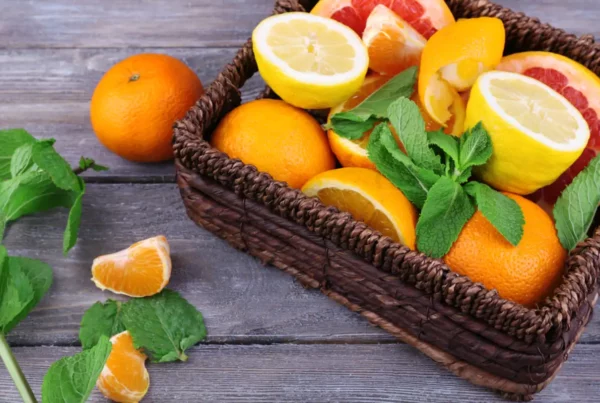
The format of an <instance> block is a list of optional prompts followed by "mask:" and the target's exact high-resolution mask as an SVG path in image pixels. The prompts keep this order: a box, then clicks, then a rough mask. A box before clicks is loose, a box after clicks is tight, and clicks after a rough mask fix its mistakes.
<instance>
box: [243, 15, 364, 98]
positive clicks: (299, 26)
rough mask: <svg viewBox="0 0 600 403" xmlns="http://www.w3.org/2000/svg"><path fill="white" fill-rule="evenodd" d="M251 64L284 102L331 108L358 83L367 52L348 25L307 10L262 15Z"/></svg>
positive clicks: (254, 35) (354, 89)
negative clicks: (255, 65)
mask: <svg viewBox="0 0 600 403" xmlns="http://www.w3.org/2000/svg"><path fill="white" fill-rule="evenodd" d="M252 43H253V48H254V54H255V56H256V63H257V64H258V69H259V71H260V74H261V76H262V77H263V79H264V80H265V81H266V82H267V84H268V85H269V86H270V87H271V88H272V89H273V90H274V91H275V92H276V93H277V95H279V96H280V97H281V99H283V100H284V101H286V102H287V103H289V104H292V105H294V106H297V107H300V108H304V109H324V108H331V107H333V106H335V105H338V104H340V103H342V102H343V101H345V100H346V99H348V98H350V96H351V95H352V94H354V93H355V92H356V91H357V90H358V89H359V88H360V86H361V84H362V82H363V80H364V78H365V75H366V74H367V69H368V67H369V55H368V53H367V49H366V47H365V45H364V44H363V43H362V41H361V39H360V37H359V36H358V35H357V34H356V33H355V32H354V31H353V30H352V29H350V28H348V27H347V26H345V25H343V24H340V23H339V22H337V21H334V20H330V19H328V18H325V17H320V16H317V15H312V14H308V13H284V14H280V15H274V16H272V17H269V18H266V19H265V20H263V21H262V22H261V23H260V24H258V26H257V27H256V29H255V30H254V32H253V33H252Z"/></svg>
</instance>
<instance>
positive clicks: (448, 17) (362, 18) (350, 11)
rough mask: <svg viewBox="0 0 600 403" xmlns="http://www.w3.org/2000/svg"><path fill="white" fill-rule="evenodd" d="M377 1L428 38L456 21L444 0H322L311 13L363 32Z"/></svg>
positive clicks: (359, 32) (360, 33)
mask: <svg viewBox="0 0 600 403" xmlns="http://www.w3.org/2000/svg"><path fill="white" fill-rule="evenodd" d="M378 5H383V6H386V7H387V8H389V9H390V10H392V11H393V12H394V13H396V14H397V15H398V16H399V17H401V18H402V19H404V20H405V21H406V22H408V23H409V24H410V25H411V26H412V27H413V28H414V29H415V30H417V32H419V33H420V34H421V35H423V36H424V37H425V38H426V39H428V38H430V37H431V36H432V35H433V34H434V33H435V32H436V31H437V30H439V29H441V28H443V27H445V26H446V25H450V24H453V23H454V21H455V20H454V16H453V15H452V12H451V11H450V9H449V8H448V6H447V5H446V3H445V2H444V1H443V0H321V1H319V3H317V5H316V6H315V7H314V8H313V9H312V11H311V13H312V14H316V15H321V16H323V17H328V18H332V19H334V20H336V21H339V22H341V23H342V24H345V25H347V26H348V27H350V28H352V29H353V30H354V31H355V32H356V33H357V34H359V35H362V34H363V31H364V30H365V26H366V21H367V18H369V15H370V14H371V12H372V11H373V9H374V8H375V7H376V6H378Z"/></svg>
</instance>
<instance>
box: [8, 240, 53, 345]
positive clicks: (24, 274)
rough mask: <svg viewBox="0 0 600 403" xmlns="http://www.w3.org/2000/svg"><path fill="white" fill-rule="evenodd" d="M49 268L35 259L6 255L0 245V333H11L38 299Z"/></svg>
mask: <svg viewBox="0 0 600 403" xmlns="http://www.w3.org/2000/svg"><path fill="white" fill-rule="evenodd" d="M51 283H52V269H51V268H50V267H49V266H48V265H47V264H45V263H43V262H40V261H38V260H34V259H29V258H22V257H9V256H8V255H7V253H6V249H5V248H4V247H3V246H2V245H0V332H2V333H4V334H6V333H8V332H10V331H11V330H12V329H13V328H14V327H15V326H16V325H17V324H18V323H19V322H20V321H21V320H23V319H24V318H25V317H26V316H27V315H28V314H29V312H31V310H32V309H33V308H34V307H35V306H36V305H37V304H38V302H40V300H41V299H42V297H43V296H44V294H45V293H46V291H48V288H49V287H50V284H51Z"/></svg>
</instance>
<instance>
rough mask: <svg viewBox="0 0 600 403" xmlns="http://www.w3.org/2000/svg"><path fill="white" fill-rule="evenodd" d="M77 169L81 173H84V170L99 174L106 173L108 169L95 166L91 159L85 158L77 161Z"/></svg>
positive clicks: (102, 166)
mask: <svg viewBox="0 0 600 403" xmlns="http://www.w3.org/2000/svg"><path fill="white" fill-rule="evenodd" d="M79 168H80V169H81V170H83V171H85V170H86V169H92V170H94V171H96V172H100V171H108V169H109V168H108V167H106V166H104V165H99V164H96V161H94V160H93V159H91V158H86V157H81V158H80V159H79Z"/></svg>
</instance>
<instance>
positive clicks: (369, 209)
mask: <svg viewBox="0 0 600 403" xmlns="http://www.w3.org/2000/svg"><path fill="white" fill-rule="evenodd" d="M302 191H303V192H304V193H305V194H306V195H307V196H316V197H318V198H319V200H321V202H322V203H323V204H325V205H328V206H334V207H337V208H338V209H339V210H341V211H346V212H348V213H350V214H352V216H353V217H354V219H356V220H360V221H363V222H364V223H365V224H367V225H368V226H370V227H371V228H373V229H375V230H377V231H379V232H381V233H382V234H383V235H387V236H389V237H390V238H392V239H393V240H394V241H396V242H400V243H402V244H404V245H406V246H408V247H409V248H410V249H413V250H414V249H415V239H416V235H415V227H416V225H417V217H418V215H417V210H416V209H415V207H414V206H413V205H412V204H411V203H410V201H408V199H407V198H406V196H404V194H403V193H402V192H401V191H400V190H399V189H398V188H396V187H395V186H394V185H392V183H391V182H390V181H388V180H387V179H386V178H385V177H384V176H383V175H381V174H380V173H378V172H376V171H374V170H372V169H367V168H354V167H353V168H340V169H334V170H331V171H327V172H323V173H321V174H319V175H317V176H315V177H314V178H312V179H311V180H309V181H308V182H307V183H306V184H305V185H304V187H303V188H302Z"/></svg>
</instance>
